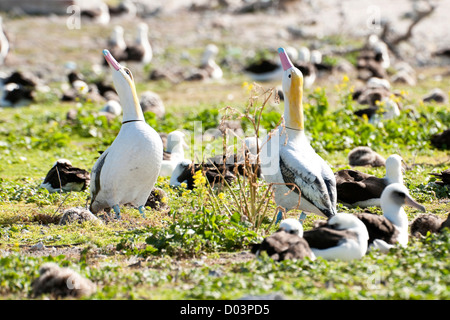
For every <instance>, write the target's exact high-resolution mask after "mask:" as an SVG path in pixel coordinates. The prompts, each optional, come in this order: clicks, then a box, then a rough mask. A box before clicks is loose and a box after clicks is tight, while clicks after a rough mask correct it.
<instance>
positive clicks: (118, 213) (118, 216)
mask: <svg viewBox="0 0 450 320" xmlns="http://www.w3.org/2000/svg"><path fill="white" fill-rule="evenodd" d="M112 208H113V210H114V212H115V213H116V219H120V208H119V205H117V204H116V205H114V206H113V207H112Z"/></svg>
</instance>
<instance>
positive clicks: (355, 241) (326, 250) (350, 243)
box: [303, 213, 369, 261]
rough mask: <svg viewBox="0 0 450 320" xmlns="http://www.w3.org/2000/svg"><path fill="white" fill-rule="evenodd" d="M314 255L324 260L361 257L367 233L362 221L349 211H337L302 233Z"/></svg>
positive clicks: (363, 253) (365, 246) (366, 244)
mask: <svg viewBox="0 0 450 320" xmlns="http://www.w3.org/2000/svg"><path fill="white" fill-rule="evenodd" d="M303 238H304V239H305V240H306V241H307V242H308V244H309V246H310V248H311V251H312V252H313V253H314V255H315V256H316V257H322V258H323V259H326V260H337V259H339V260H343V261H350V260H354V259H361V258H362V257H363V256H364V255H365V254H366V252H367V247H368V242H367V241H368V240H369V233H368V231H367V228H366V226H365V225H364V223H363V222H362V221H361V220H359V219H358V218H357V217H356V216H354V215H352V214H349V213H338V214H336V215H334V216H332V217H331V218H329V219H328V221H327V223H326V224H324V225H322V226H320V227H318V228H315V229H312V230H309V231H305V232H304V233H303Z"/></svg>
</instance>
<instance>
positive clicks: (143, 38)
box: [125, 22, 153, 64]
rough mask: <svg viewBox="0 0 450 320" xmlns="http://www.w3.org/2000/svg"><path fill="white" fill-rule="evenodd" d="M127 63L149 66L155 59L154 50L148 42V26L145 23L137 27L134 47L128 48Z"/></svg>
mask: <svg viewBox="0 0 450 320" xmlns="http://www.w3.org/2000/svg"><path fill="white" fill-rule="evenodd" d="M125 51H126V56H127V57H126V60H127V61H139V62H141V63H143V64H148V63H150V62H151V61H152V59H153V50H152V46H151V44H150V41H149V40H148V25H147V24H146V23H144V22H142V23H139V25H138V26H137V34H136V40H135V43H134V45H129V46H127V48H126V50H125Z"/></svg>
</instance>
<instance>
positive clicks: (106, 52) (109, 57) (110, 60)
mask: <svg viewBox="0 0 450 320" xmlns="http://www.w3.org/2000/svg"><path fill="white" fill-rule="evenodd" d="M103 55H104V56H105V59H106V61H107V62H108V64H109V65H110V66H111V67H112V68H114V70H116V71H117V70H119V69H120V64H119V63H118V62H117V60H116V59H114V57H113V56H112V54H111V53H110V52H109V50H106V49H105V50H103Z"/></svg>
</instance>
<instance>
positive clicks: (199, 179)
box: [193, 170, 206, 187]
mask: <svg viewBox="0 0 450 320" xmlns="http://www.w3.org/2000/svg"><path fill="white" fill-rule="evenodd" d="M193 178H194V185H195V186H196V187H199V186H201V185H204V184H205V183H206V178H205V177H204V176H203V174H202V171H201V170H198V171H196V172H195V174H194V177H193Z"/></svg>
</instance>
